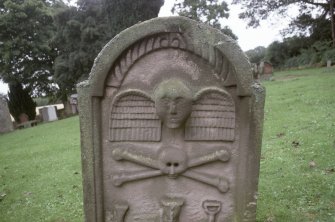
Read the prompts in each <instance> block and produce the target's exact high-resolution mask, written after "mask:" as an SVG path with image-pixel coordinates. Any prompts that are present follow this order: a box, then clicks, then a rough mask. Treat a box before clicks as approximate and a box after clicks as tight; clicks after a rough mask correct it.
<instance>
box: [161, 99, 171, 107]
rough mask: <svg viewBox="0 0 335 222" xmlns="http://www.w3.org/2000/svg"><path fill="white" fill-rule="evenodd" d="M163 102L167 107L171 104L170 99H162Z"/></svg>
mask: <svg viewBox="0 0 335 222" xmlns="http://www.w3.org/2000/svg"><path fill="white" fill-rule="evenodd" d="M161 102H162V103H163V104H165V105H168V104H169V103H170V99H169V98H165V97H164V98H161Z"/></svg>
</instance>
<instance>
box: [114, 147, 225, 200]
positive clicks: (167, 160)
mask: <svg viewBox="0 0 335 222" xmlns="http://www.w3.org/2000/svg"><path fill="white" fill-rule="evenodd" d="M135 150H136V148H135V147H129V146H128V147H127V148H115V149H114V150H113V151H112V157H113V158H114V160H116V161H121V160H125V161H129V162H132V163H135V164H139V165H141V166H145V167H149V168H151V169H149V170H143V171H135V172H134V171H122V172H120V173H116V174H114V175H113V176H112V181H113V184H114V185H115V186H121V185H122V184H124V183H127V182H131V181H135V180H142V179H147V178H152V177H157V176H162V175H167V176H168V177H169V178H173V179H175V178H177V177H178V176H183V177H187V178H189V179H192V180H195V181H198V182H202V183H205V184H208V185H210V186H214V187H216V188H217V189H218V190H219V191H220V192H222V193H225V192H227V191H228V190H229V182H228V180H227V179H226V178H224V177H222V176H214V175H210V174H207V173H200V172H196V171H192V170H191V169H190V168H194V167H198V166H201V165H204V164H208V163H211V162H215V161H221V162H227V161H229V159H230V156H231V154H230V152H229V151H228V150H227V149H225V148H223V149H220V150H216V151H212V152H210V153H207V154H205V155H203V156H199V157H195V158H193V159H188V157H187V154H186V152H185V151H183V150H182V149H179V148H175V147H163V148H161V149H160V151H159V153H158V156H157V159H153V158H152V157H150V156H148V155H144V154H143V153H140V152H138V151H135Z"/></svg>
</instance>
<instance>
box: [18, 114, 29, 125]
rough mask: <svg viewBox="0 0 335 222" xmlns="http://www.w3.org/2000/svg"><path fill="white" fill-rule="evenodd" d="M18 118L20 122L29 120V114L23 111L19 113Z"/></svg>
mask: <svg viewBox="0 0 335 222" xmlns="http://www.w3.org/2000/svg"><path fill="white" fill-rule="evenodd" d="M19 120H20V123H25V122H28V121H29V116H28V115H27V114H25V113H21V114H20V115H19Z"/></svg>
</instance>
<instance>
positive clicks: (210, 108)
mask: <svg viewBox="0 0 335 222" xmlns="http://www.w3.org/2000/svg"><path fill="white" fill-rule="evenodd" d="M234 139H235V105H234V101H233V99H232V98H231V96H230V95H229V94H228V93H227V92H226V91H224V90H222V89H219V88H205V89H203V90H201V91H200V92H199V93H197V95H196V97H195V102H194V104H193V106H192V113H191V116H190V118H189V120H188V122H187V124H186V128H185V140H221V141H234Z"/></svg>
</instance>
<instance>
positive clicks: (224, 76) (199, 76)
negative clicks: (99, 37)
mask: <svg viewBox="0 0 335 222" xmlns="http://www.w3.org/2000/svg"><path fill="white" fill-rule="evenodd" d="M78 93H79V110H80V123H81V141H82V166H83V180H84V182H83V185H84V208H85V217H86V221H113V222H114V221H117V222H121V221H143V222H144V221H146V222H148V221H152V222H154V221H155V222H156V221H162V222H168V221H195V222H196V221H199V222H200V221H213V222H214V221H255V219H256V198H257V184H258V174H259V161H260V159H259V158H260V146H261V136H262V122H263V109H264V89H263V88H262V87H261V86H260V85H258V83H255V82H253V76H252V71H251V66H250V64H249V62H248V60H247V58H246V56H245V55H244V53H243V52H242V51H241V49H240V48H239V47H238V46H237V44H236V42H235V41H234V40H232V39H231V38H229V37H227V36H225V35H223V34H222V33H221V32H219V31H218V30H216V29H213V28H210V27H208V26H205V25H203V24H199V23H197V22H194V21H192V20H189V19H187V18H183V17H172V18H157V19H153V20H150V21H147V22H143V23H141V24H137V25H135V26H133V27H131V28H129V29H127V30H125V31H124V32H122V33H120V34H119V35H118V36H116V37H115V38H114V39H113V40H111V42H109V43H108V44H107V45H106V46H105V47H104V49H103V50H102V51H101V53H100V54H99V56H98V57H97V59H96V61H95V64H94V66H93V68H92V71H91V74H90V78H89V80H87V81H85V82H83V83H81V84H79V85H78Z"/></svg>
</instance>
